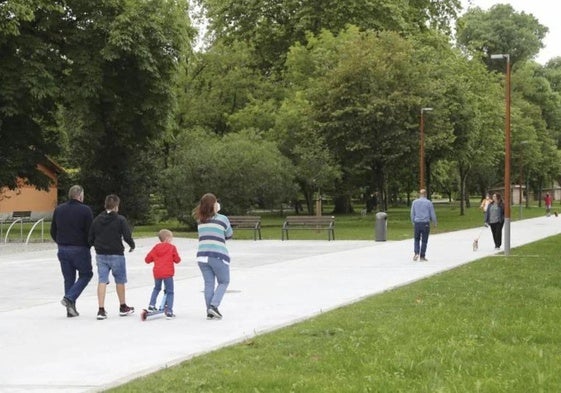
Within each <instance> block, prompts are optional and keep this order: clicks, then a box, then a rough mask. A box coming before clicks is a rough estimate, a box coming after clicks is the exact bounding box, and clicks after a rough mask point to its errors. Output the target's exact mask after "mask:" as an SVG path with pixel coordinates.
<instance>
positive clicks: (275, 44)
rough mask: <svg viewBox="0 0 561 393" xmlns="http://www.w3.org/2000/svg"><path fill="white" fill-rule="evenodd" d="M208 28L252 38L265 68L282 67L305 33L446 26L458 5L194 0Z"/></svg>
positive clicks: (453, 0) (403, 0)
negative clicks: (204, 15)
mask: <svg viewBox="0 0 561 393" xmlns="http://www.w3.org/2000/svg"><path fill="white" fill-rule="evenodd" d="M197 3H198V4H200V5H201V7H202V8H203V9H204V10H206V16H207V18H208V21H209V26H208V28H209V32H210V34H211V35H212V36H213V37H214V38H215V39H218V40H224V42H227V43H231V42H233V41H242V42H246V43H251V45H252V46H253V47H254V55H255V57H256V59H258V65H259V67H260V69H261V70H262V71H263V72H268V71H270V70H271V69H276V70H280V69H281V68H282V64H283V63H284V59H285V57H286V54H287V53H288V48H289V47H290V46H292V45H293V44H295V43H297V42H300V43H305V40H306V34H307V33H308V32H311V33H313V34H319V33H320V32H321V31H322V30H329V31H331V32H333V33H335V34H336V33H338V32H339V31H340V30H342V29H344V28H345V26H347V25H350V24H352V25H356V26H358V27H359V28H361V29H371V30H375V31H384V30H392V31H397V32H400V33H406V34H409V33H412V32H418V31H423V30H426V29H427V28H429V26H430V27H433V28H439V29H442V30H445V31H449V28H450V21H451V20H453V19H455V17H456V16H457V13H458V11H459V10H460V6H461V5H460V1H458V0H442V1H431V0H416V1H407V0H368V1H356V0H352V1H339V0H304V1H301V0H251V1H249V0H242V1H240V0H198V1H197Z"/></svg>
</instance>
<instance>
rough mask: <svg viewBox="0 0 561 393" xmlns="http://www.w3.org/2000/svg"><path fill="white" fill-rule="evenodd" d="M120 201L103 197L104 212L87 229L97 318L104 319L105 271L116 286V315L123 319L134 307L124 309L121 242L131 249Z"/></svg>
mask: <svg viewBox="0 0 561 393" xmlns="http://www.w3.org/2000/svg"><path fill="white" fill-rule="evenodd" d="M119 203H120V199H119V197H118V196H117V195H114V194H111V195H107V197H106V198H105V211H104V212H102V213H100V214H99V215H98V216H97V217H96V218H95V219H94V221H93V223H92V226H91V228H90V232H89V236H88V242H89V244H90V245H91V246H94V248H95V253H96V256H95V259H96V261H97V273H98V276H99V283H98V285H97V300H98V304H99V310H98V312H97V319H106V318H107V312H106V311H105V293H106V291H107V284H109V272H111V273H112V275H113V278H114V279H115V284H116V287H117V297H118V298H119V304H120V306H119V315H120V316H122V317H123V316H126V315H129V314H132V313H133V312H134V307H129V306H127V303H126V302H125V284H126V282H127V266H126V261H125V247H124V246H123V240H124V241H125V242H126V243H127V244H128V245H129V246H130V250H129V251H132V250H134V246H135V245H134V240H133V238H132V234H131V230H130V228H129V224H128V223H127V220H126V218H125V217H123V216H121V215H120V214H119V213H118V212H119Z"/></svg>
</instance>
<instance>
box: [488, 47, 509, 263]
mask: <svg viewBox="0 0 561 393" xmlns="http://www.w3.org/2000/svg"><path fill="white" fill-rule="evenodd" d="M491 59H493V60H505V61H506V74H505V198H504V199H505V255H506V256H508V255H509V254H510V55H509V54H498V55H491Z"/></svg>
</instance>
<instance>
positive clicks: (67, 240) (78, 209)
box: [51, 185, 93, 318]
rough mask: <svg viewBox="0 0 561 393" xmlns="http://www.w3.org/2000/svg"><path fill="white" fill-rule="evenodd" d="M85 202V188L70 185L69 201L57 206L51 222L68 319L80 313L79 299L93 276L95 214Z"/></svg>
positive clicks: (62, 302)
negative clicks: (91, 232)
mask: <svg viewBox="0 0 561 393" xmlns="http://www.w3.org/2000/svg"><path fill="white" fill-rule="evenodd" d="M83 202H84V189H83V188H82V187H81V186H78V185H74V186H72V187H70V189H69V190H68V201H67V202H64V203H62V204H60V205H58V206H57V207H56V209H55V211H54V213H53V219H52V222H51V237H52V238H53V240H54V241H55V242H56V244H57V245H58V252H57V256H58V260H59V262H60V270H61V271H62V276H63V277H64V297H63V298H62V300H61V301H60V302H61V304H62V305H63V306H64V307H66V316H67V317H69V318H71V317H77V316H78V315H80V314H79V313H78V311H77V310H76V300H78V297H79V296H80V294H81V293H82V291H83V290H84V289H85V288H86V286H87V285H88V283H89V282H90V280H91V279H92V277H93V269H92V255H91V253H90V246H89V244H88V232H89V230H90V226H91V224H92V220H93V214H92V211H91V209H90V208H89V207H88V206H86V205H84V203H83ZM76 273H78V279H77V280H76Z"/></svg>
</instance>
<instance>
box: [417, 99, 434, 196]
mask: <svg viewBox="0 0 561 393" xmlns="http://www.w3.org/2000/svg"><path fill="white" fill-rule="evenodd" d="M428 111H432V108H421V130H420V131H421V132H420V143H419V190H422V189H423V188H425V116H424V113H425V112H428Z"/></svg>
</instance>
